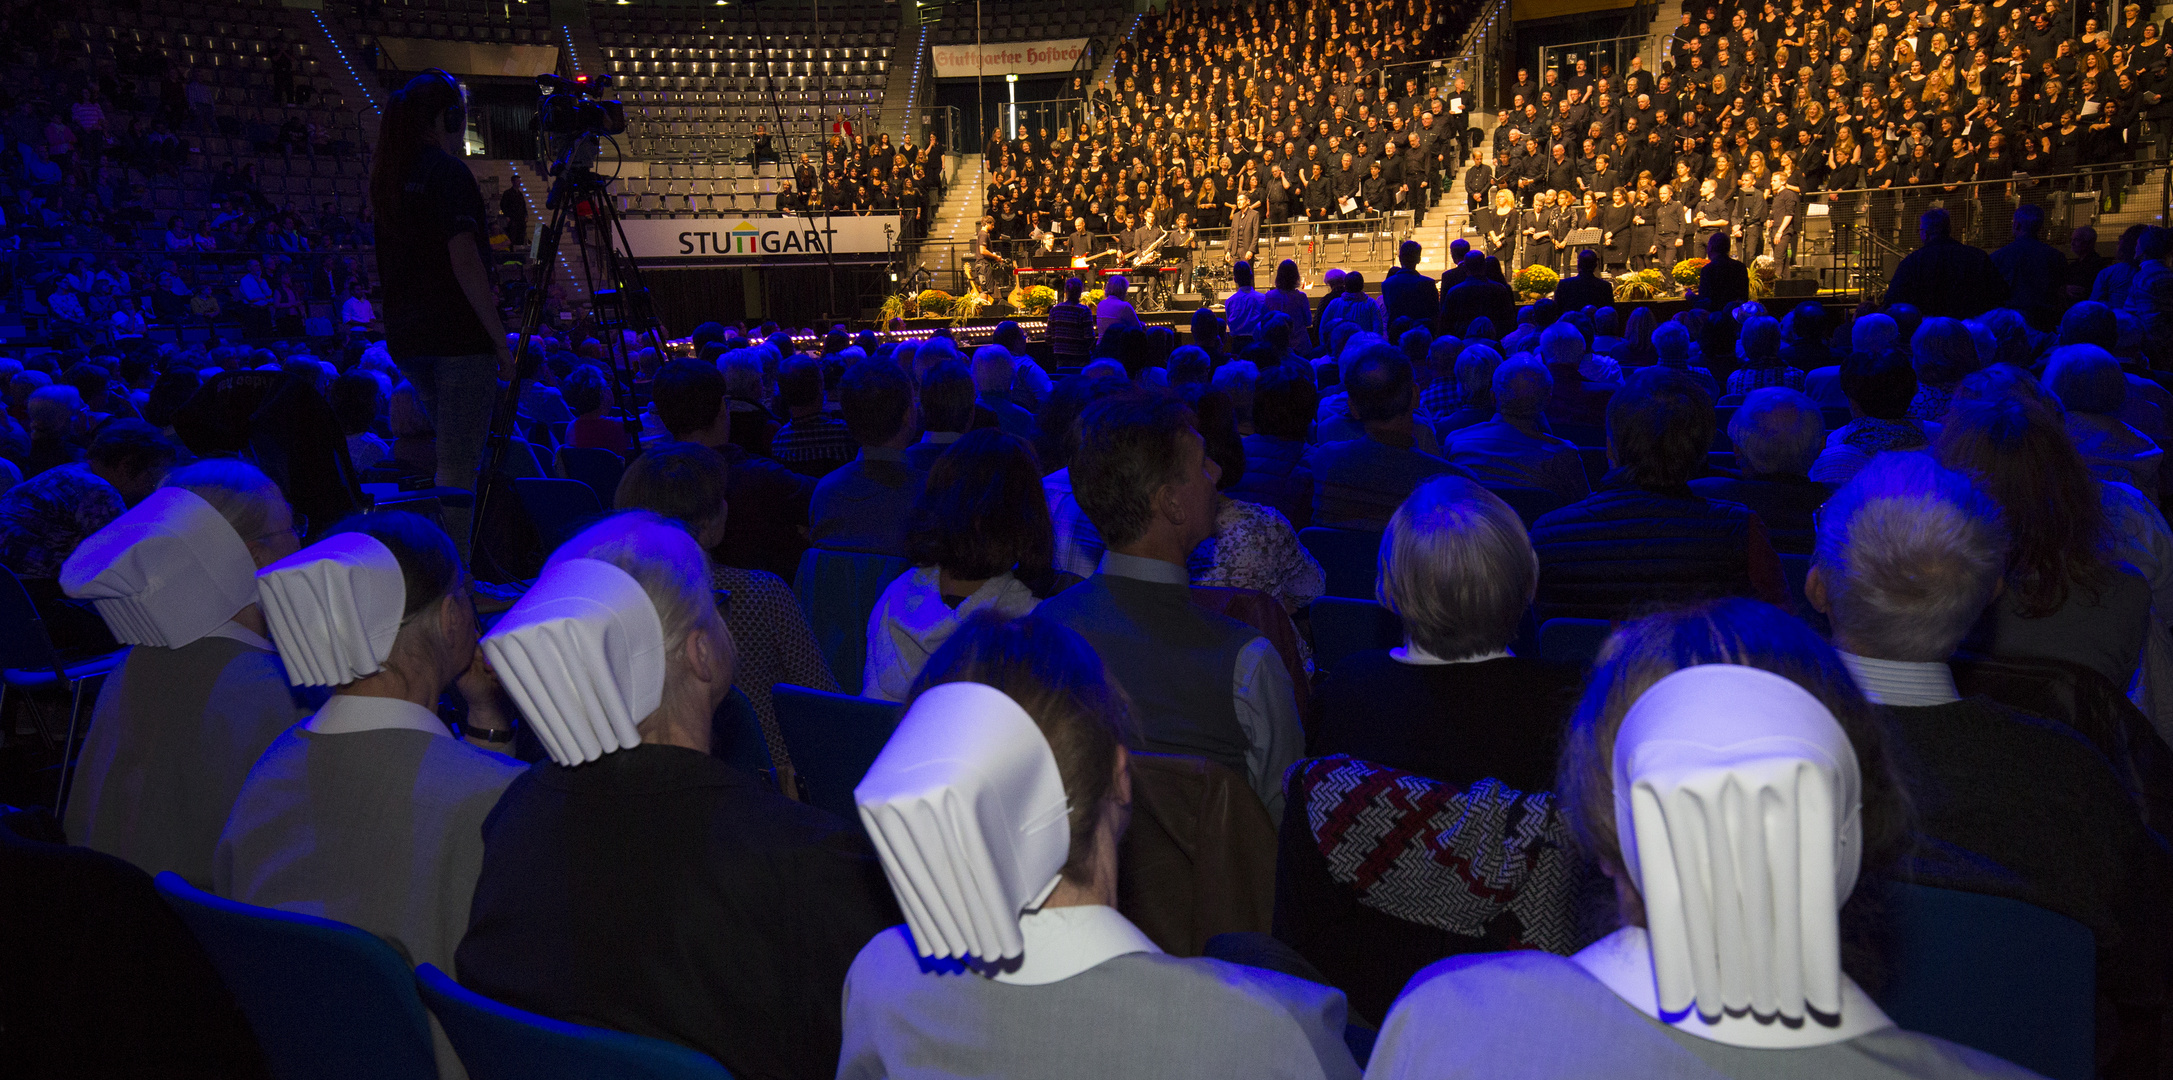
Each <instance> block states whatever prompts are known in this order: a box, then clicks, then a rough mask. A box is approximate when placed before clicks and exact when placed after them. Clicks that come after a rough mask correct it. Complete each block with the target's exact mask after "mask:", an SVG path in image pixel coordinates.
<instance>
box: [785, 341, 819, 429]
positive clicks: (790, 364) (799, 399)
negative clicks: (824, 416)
mask: <svg viewBox="0 0 2173 1080" xmlns="http://www.w3.org/2000/svg"><path fill="white" fill-rule="evenodd" d="M822 390H823V387H822V361H820V360H817V359H815V358H814V357H812V356H808V355H806V354H805V353H794V354H792V355H791V356H790V357H787V358H786V359H785V360H784V362H783V363H780V364H778V365H777V403H778V404H779V405H782V406H784V407H785V408H786V409H787V410H793V411H795V415H797V414H799V413H803V412H816V411H820V410H821V408H822Z"/></svg>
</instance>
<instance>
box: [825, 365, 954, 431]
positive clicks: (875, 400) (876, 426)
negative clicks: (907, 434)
mask: <svg viewBox="0 0 2173 1080" xmlns="http://www.w3.org/2000/svg"><path fill="white" fill-rule="evenodd" d="M969 383H970V380H969ZM969 388H970V385H969ZM838 405H839V411H840V412H841V413H842V414H843V415H844V417H845V429H846V431H848V432H850V433H851V434H852V437H853V441H854V442H857V443H859V444H860V445H862V446H880V445H882V444H883V443H886V442H889V441H890V440H892V439H894V438H897V437H898V432H899V431H900V430H901V429H903V428H904V427H905V414H906V412H907V411H908V410H910V409H912V407H913V380H911V379H909V378H907V377H906V374H905V372H903V371H900V370H898V365H896V364H893V363H891V362H889V361H887V360H862V361H861V362H859V363H857V364H854V365H853V366H851V367H849V368H846V369H845V379H844V381H843V382H841V383H839V384H838Z"/></svg>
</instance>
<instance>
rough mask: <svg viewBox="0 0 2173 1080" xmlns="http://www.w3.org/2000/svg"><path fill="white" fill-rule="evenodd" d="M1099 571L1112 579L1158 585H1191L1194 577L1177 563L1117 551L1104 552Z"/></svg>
mask: <svg viewBox="0 0 2173 1080" xmlns="http://www.w3.org/2000/svg"><path fill="white" fill-rule="evenodd" d="M1097 569H1098V570H1099V571H1100V572H1101V573H1104V574H1107V575H1109V576H1110V577H1121V578H1131V579H1133V580H1135V581H1148V582H1153V583H1154V584H1156V585H1190V584H1192V575H1190V574H1188V573H1186V572H1185V568H1184V567H1182V566H1179V565H1177V564H1176V563H1170V562H1163V561H1162V560H1160V559H1149V558H1144V557H1142V556H1139V555H1126V554H1123V553H1121V552H1116V551H1104V552H1102V561H1101V565H1100V566H1099V567H1097Z"/></svg>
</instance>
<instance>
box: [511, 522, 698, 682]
mask: <svg viewBox="0 0 2173 1080" xmlns="http://www.w3.org/2000/svg"><path fill="white" fill-rule="evenodd" d="M641 526H653V528H642V527H641ZM681 541H684V543H682V542H681ZM562 559H596V560H598V561H600V562H607V563H610V564H611V565H613V566H616V567H618V568H619V569H621V570H624V571H626V574H627V576H628V577H631V578H633V579H634V581H635V582H636V583H638V584H639V585H640V586H641V591H642V592H644V593H647V594H648V596H649V603H650V605H651V606H653V607H655V608H656V617H657V621H658V622H660V623H662V624H663V626H664V656H665V671H666V675H667V677H666V686H667V688H668V687H669V685H670V683H671V680H670V678H669V673H670V672H671V671H673V670H675V669H676V665H678V664H679V663H680V662H681V660H680V658H681V657H682V656H684V655H685V653H684V651H683V649H682V646H684V645H685V644H686V642H687V638H689V637H691V636H693V634H694V632H695V631H696V630H698V629H700V628H702V627H704V626H706V625H708V624H710V623H712V622H714V623H716V624H717V625H718V626H719V627H720V628H721V627H722V626H723V618H722V616H720V615H718V614H717V600H716V594H715V593H713V592H711V591H710V583H709V556H708V555H707V554H706V553H704V552H703V551H702V545H701V544H699V543H697V542H696V541H695V540H694V538H693V536H692V535H691V534H689V533H688V532H687V531H686V529H685V528H684V527H683V526H681V525H679V524H677V523H676V522H673V521H671V520H669V519H667V518H665V517H663V516H661V515H658V514H655V513H651V512H650V511H647V510H627V511H623V512H620V513H617V514H613V515H611V516H610V517H607V518H604V519H603V520H601V521H598V522H597V523H596V524H594V525H591V526H589V527H588V528H586V529H583V530H582V531H581V532H580V533H578V534H576V535H575V536H574V537H573V538H572V539H570V540H568V541H566V542H565V543H564V544H563V545H560V547H559V549H558V550H557V551H554V552H552V553H551V561H552V562H558V561H560V560H562Z"/></svg>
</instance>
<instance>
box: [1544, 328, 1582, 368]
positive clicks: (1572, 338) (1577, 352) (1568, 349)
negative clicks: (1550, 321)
mask: <svg viewBox="0 0 2173 1080" xmlns="http://www.w3.org/2000/svg"><path fill="white" fill-rule="evenodd" d="M1539 355H1540V356H1541V357H1543V358H1545V359H1546V361H1547V363H1549V364H1565V365H1571V366H1574V365H1576V364H1578V363H1580V362H1582V361H1583V360H1584V358H1585V340H1584V335H1583V334H1582V333H1579V332H1578V330H1577V327H1576V326H1575V325H1573V324H1571V323H1569V322H1563V321H1557V322H1556V323H1555V324H1554V325H1553V326H1550V327H1547V329H1546V330H1544V331H1543V332H1541V333H1540V335H1539Z"/></svg>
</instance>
